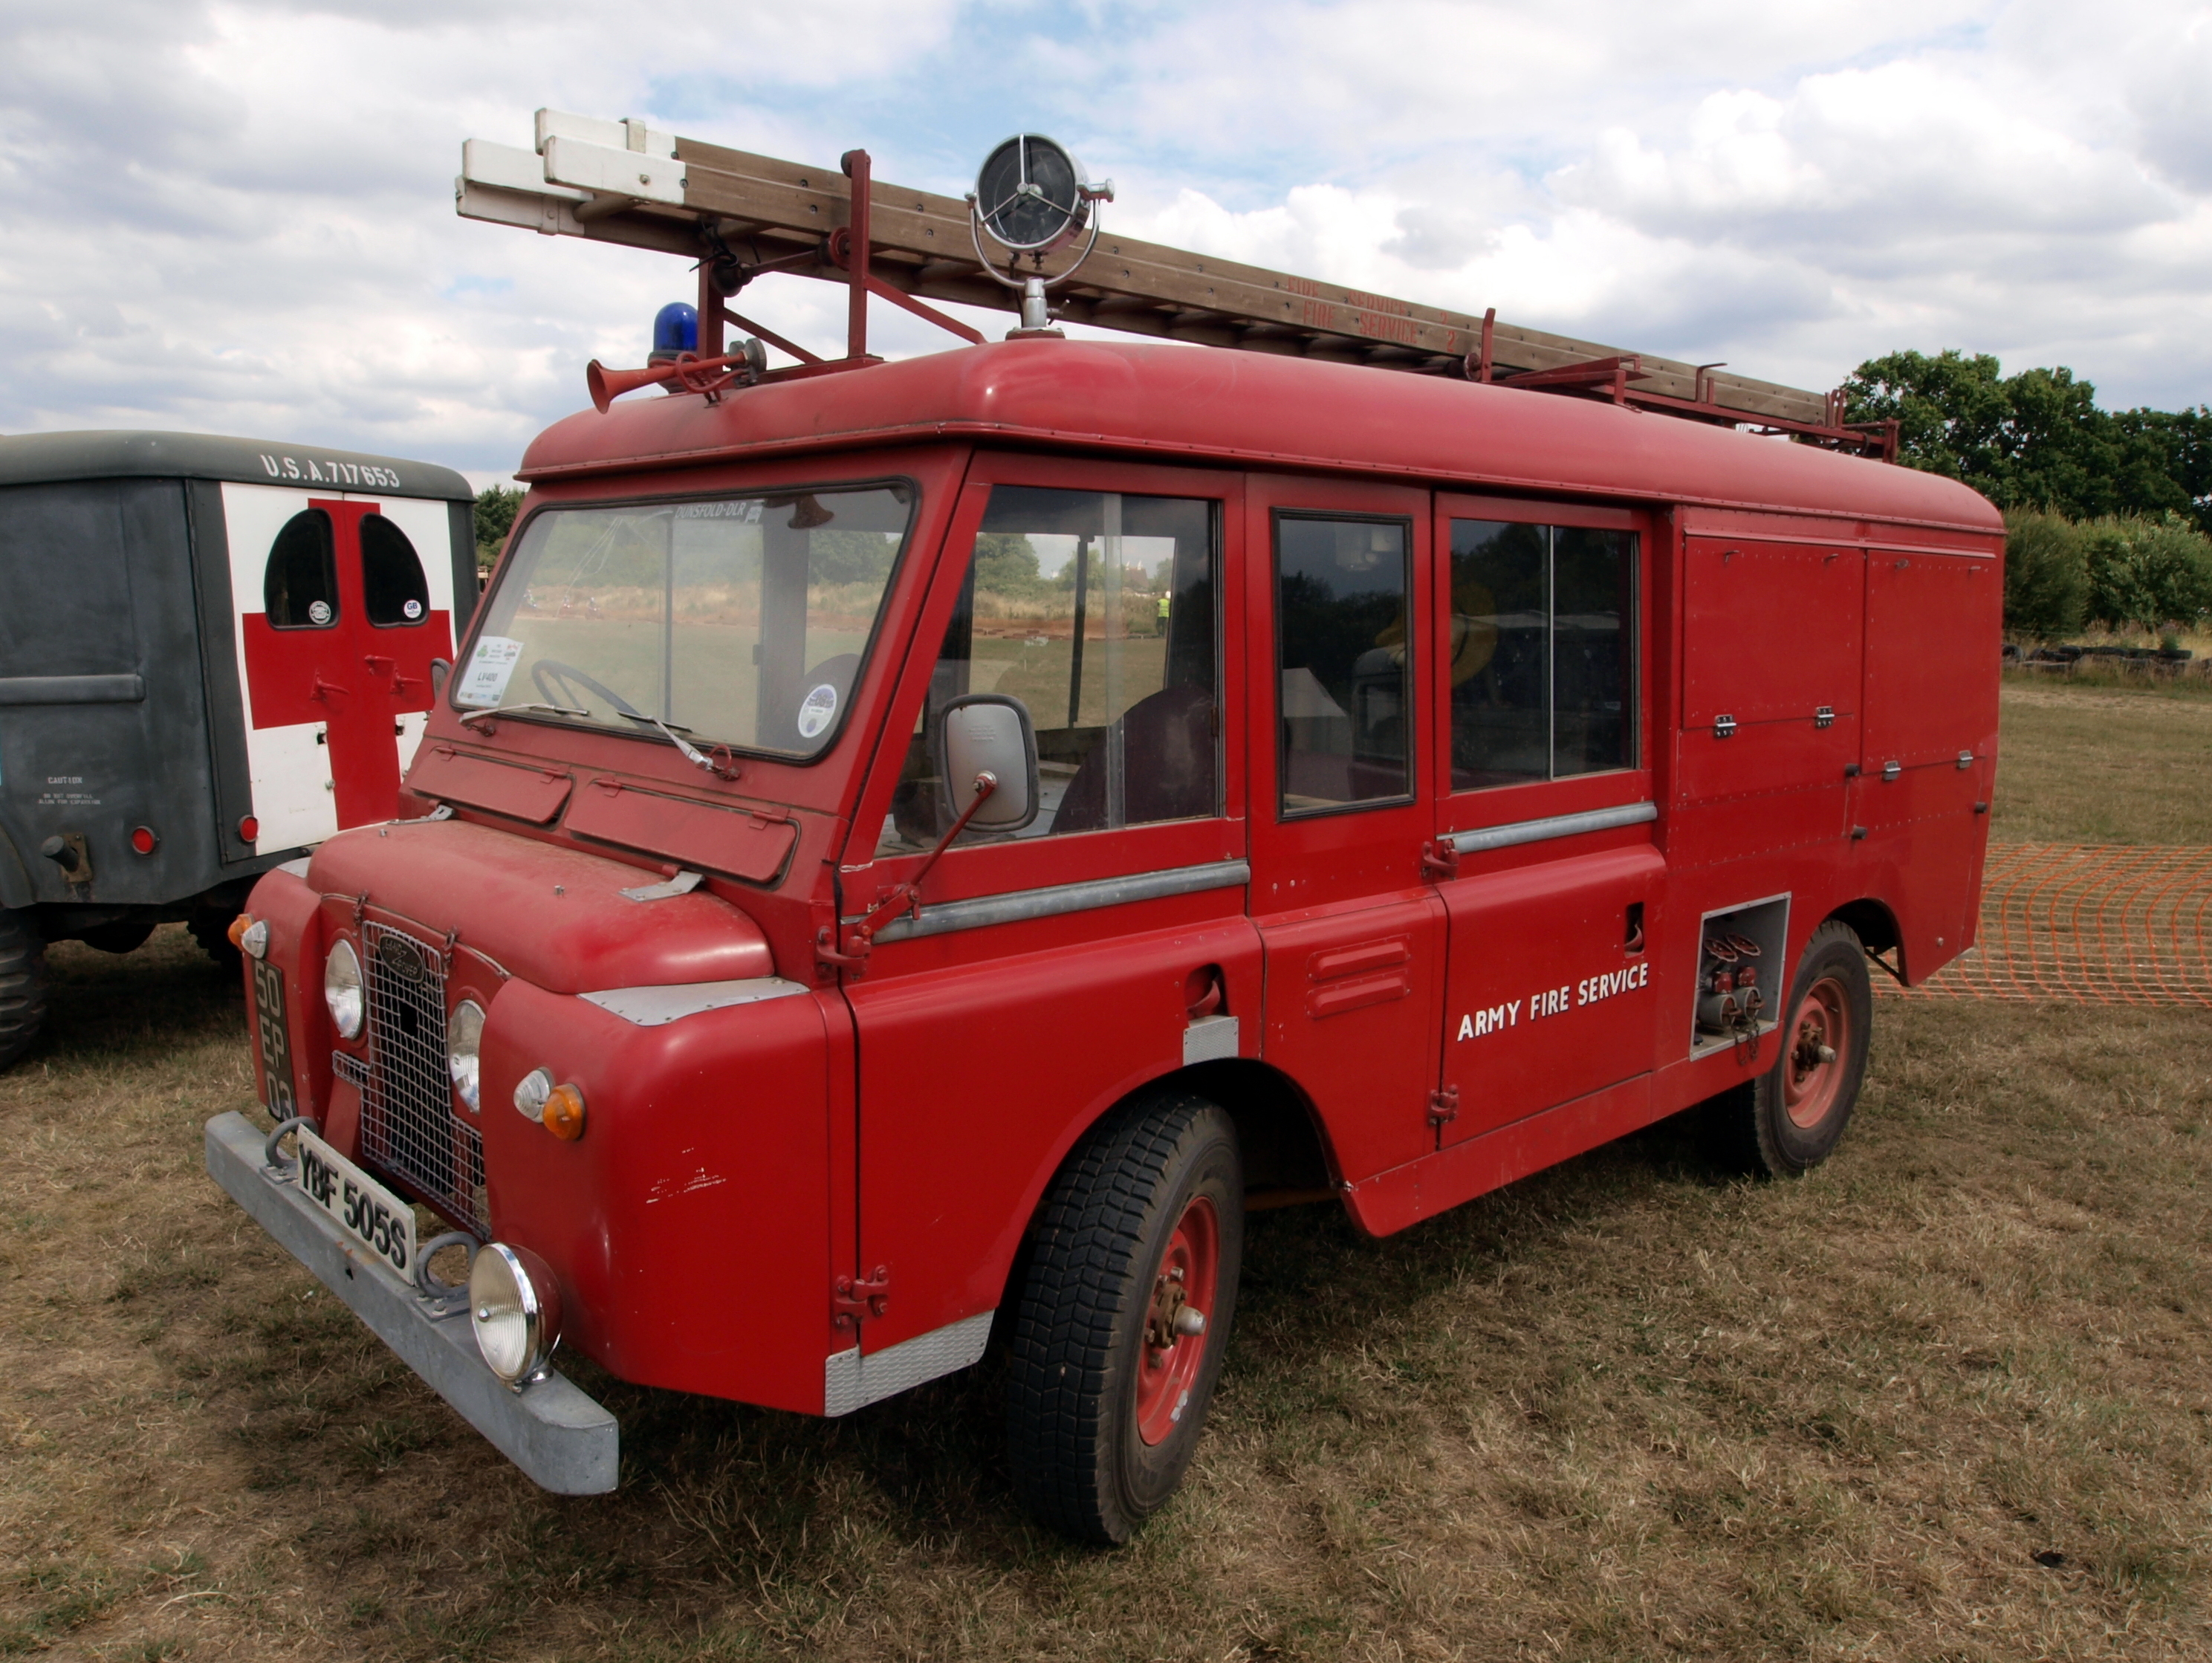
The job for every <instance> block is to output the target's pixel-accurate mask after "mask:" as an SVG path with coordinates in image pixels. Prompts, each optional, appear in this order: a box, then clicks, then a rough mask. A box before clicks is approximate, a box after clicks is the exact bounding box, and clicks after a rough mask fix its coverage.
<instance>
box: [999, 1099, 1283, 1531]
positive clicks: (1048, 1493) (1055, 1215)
mask: <svg viewBox="0 0 2212 1663" xmlns="http://www.w3.org/2000/svg"><path fill="white" fill-rule="evenodd" d="M1243 1197H1244V1174H1243V1162H1242V1160H1241V1158H1240V1156H1239V1155H1238V1152H1237V1130H1236V1127H1235V1126H1234V1125H1233V1124H1232V1123H1231V1120H1230V1119H1229V1116H1228V1115H1227V1114H1225V1113H1224V1112H1223V1111H1222V1110H1221V1109H1220V1108H1217V1107H1216V1106H1215V1105H1213V1104H1212V1103H1210V1102H1206V1101H1205V1100H1204V1099H1203V1098H1200V1097H1194V1096H1170V1097H1165V1098H1154V1099H1152V1100H1151V1101H1149V1102H1141V1103H1138V1104H1133V1105H1132V1106H1130V1107H1128V1108H1124V1109H1121V1110H1119V1111H1117V1112H1116V1113H1115V1114H1112V1115H1110V1116H1109V1117H1108V1118H1107V1119H1106V1120H1104V1121H1103V1122H1101V1123H1100V1125H1099V1126H1097V1128H1096V1129H1094V1130H1093V1131H1092V1132H1091V1134H1090V1136H1089V1137H1087V1138H1085V1140H1084V1141H1083V1143H1081V1144H1079V1145H1078V1146H1077V1148H1076V1150H1075V1152H1074V1153H1073V1155H1072V1156H1069V1157H1068V1162H1067V1164H1066V1166H1065V1167H1064V1168H1061V1170H1060V1175H1059V1177H1058V1178H1056V1179H1055V1180H1054V1182H1053V1188H1052V1192H1051V1194H1050V1195H1049V1197H1048V1199H1047V1201H1046V1203H1045V1207H1044V1211H1043V1213H1042V1217H1041V1218H1040V1221H1039V1223H1038V1224H1037V1228H1036V1235H1035V1236H1034V1238H1033V1240H1032V1243H1031V1253H1030V1262H1029V1268H1028V1272H1027V1273H1026V1275H1025V1276H1024V1278H1023V1282H1022V1285H1021V1289H1020V1291H1019V1293H1018V1297H1017V1302H1016V1305H1015V1313H1014V1332H1013V1344H1012V1356H1011V1357H1010V1359H1009V1363H1010V1367H1009V1369H1008V1379H1007V1416H1006V1420H1007V1438H1006V1441H1007V1451H1008V1454H1009V1455H1010V1457H1011V1459H1012V1466H1013V1478H1014V1488H1015V1490H1016V1491H1017V1493H1018V1495H1019V1496H1020V1497H1021V1499H1022V1502H1023V1504H1024V1506H1026V1507H1027V1508H1029V1510H1030V1513H1031V1514H1033V1515H1034V1516H1035V1517H1036V1520H1037V1521H1038V1522H1039V1523H1041V1524H1043V1525H1046V1526H1049V1527H1051V1528H1052V1529H1054V1530H1057V1531H1060V1532H1061V1533H1064V1534H1066V1535H1069V1536H1073V1537H1075V1538H1077V1539H1079V1540H1085V1541H1094V1542H1125V1541H1127V1540H1128V1539H1129V1537H1130V1535H1131V1534H1132V1533H1133V1532H1134V1531H1135V1530H1136V1528H1137V1527H1138V1526H1139V1525H1141V1524H1142V1523H1143V1522H1144V1521H1145V1520H1146V1518H1147V1517H1149V1516H1150V1515H1151V1514H1153V1513H1154V1512H1157V1511H1158V1509H1159V1508H1160V1507H1161V1506H1162V1505H1163V1504H1164V1503H1165V1502H1166V1501H1167V1499H1168V1498H1169V1497H1170V1496H1172V1495H1173V1494H1174V1493H1175V1489H1176V1485H1177V1484H1179V1483H1181V1482H1182V1475H1183V1470H1184V1469H1185V1468H1186V1467H1188V1466H1189V1465H1190V1458H1191V1453H1192V1451H1193V1450H1194V1448H1196V1447H1197V1444H1198V1437H1199V1429H1200V1427H1201V1426H1202V1425H1203V1424H1204V1423H1205V1420H1206V1405H1207V1404H1208V1403H1209V1402H1211V1401H1212V1396H1213V1384H1214V1381H1215V1380H1216V1379H1217V1378H1218V1377H1219V1375H1220V1373H1221V1360H1222V1356H1223V1355H1224V1353H1225V1351H1226V1350H1228V1344H1229V1331H1230V1327H1231V1324H1232V1322H1233V1321H1234V1320H1235V1315H1236V1305H1237V1272H1238V1271H1239V1270H1240V1268H1241V1267H1242V1265H1243V1256H1244V1207H1243Z"/></svg>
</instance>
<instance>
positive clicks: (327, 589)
mask: <svg viewBox="0 0 2212 1663" xmlns="http://www.w3.org/2000/svg"><path fill="white" fill-rule="evenodd" d="M261 592H262V604H263V607H264V610H266V611H267V613H268V615H269V622H270V624H271V625H272V626H273V627H274V628H278V629H327V628H330V627H331V625H332V624H335V623H336V622H337V621H338V561H337V549H336V548H335V547H334V545H333V543H332V540H331V517H330V516H329V515H328V514H326V513H324V512H323V511H322V510H321V509H320V508H306V509H302V510H301V512H300V513H296V514H294V515H293V516H292V518H291V519H288V520H286V521H285V522H284V529H283V530H282V531H279V532H277V533H276V542H274V543H271V544H270V547H269V566H268V569H267V570H266V572H264V574H263V576H262V580H261Z"/></svg>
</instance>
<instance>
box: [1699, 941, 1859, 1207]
mask: <svg viewBox="0 0 2212 1663" xmlns="http://www.w3.org/2000/svg"><path fill="white" fill-rule="evenodd" d="M1783 1010H1784V1012H1785V1013H1786V1014H1785V1017H1784V1021H1783V1023H1782V1024H1781V1026H1780V1027H1778V1029H1775V1030H1774V1031H1773V1032H1772V1033H1771V1034H1770V1035H1767V1036H1766V1038H1765V1041H1764V1043H1765V1044H1769V1045H1773V1046H1775V1047H1777V1049H1778V1052H1779V1053H1780V1054H1779V1055H1778V1056H1777V1057H1776V1059H1775V1062H1774V1065H1773V1067H1771V1068H1770V1069H1769V1070H1768V1071H1766V1072H1765V1073H1764V1074H1762V1075H1760V1076H1759V1078H1758V1079H1757V1080H1756V1081H1755V1082H1753V1083H1752V1085H1751V1086H1750V1088H1749V1089H1739V1090H1736V1091H1731V1092H1729V1094H1728V1095H1727V1096H1724V1097H1720V1098H1717V1099H1715V1100H1714V1102H1713V1105H1712V1108H1711V1115H1712V1120H1713V1124H1712V1130H1713V1132H1714V1133H1715V1135H1716V1139H1717V1144H1718V1145H1719V1148H1720V1152H1721V1153H1722V1155H1723V1158H1724V1159H1726V1160H1727V1161H1728V1162H1729V1164H1731V1165H1734V1166H1737V1167H1740V1168H1744V1169H1746V1170H1749V1171H1753V1172H1759V1173H1765V1174H1769V1175H1771V1176H1773V1177H1777V1178H1785V1177H1790V1176H1794V1175H1795V1174H1798V1173H1802V1172H1807V1171H1809V1170H1810V1169H1811V1168H1814V1167H1816V1166H1818V1165H1820V1162H1823V1161H1825V1160H1826V1159H1827V1158H1828V1156H1829V1155H1830V1153H1831V1152H1832V1150H1834V1149H1835V1147H1836V1144H1837V1140H1838V1139H1839V1138H1842V1137H1843V1135H1844V1127H1845V1126H1848V1125H1849V1124H1850V1118H1851V1110H1852V1109H1853V1108H1856V1107H1857V1103H1858V1100H1859V1087H1860V1085H1861V1084H1862V1083H1863V1082H1864V1080H1865V1078H1866V1059H1867V1039H1868V1035H1869V1030H1870V1029H1871V1028H1872V1026H1873V1022H1874V986H1873V983H1872V980H1871V979H1870V978H1869V976H1868V974H1867V967H1866V950H1865V948H1864V947H1863V945H1861V944H1860V941H1859V938H1858V936H1857V933H1856V932H1854V931H1853V930H1852V929H1851V927H1850V926H1849V925H1847V924H1844V923H1840V922H1838V921H1836V920H1830V921H1829V922H1827V923H1826V924H1823V925H1822V926H1820V928H1819V929H1817V930H1815V931H1814V932H1813V938H1812V940H1810V941H1808V942H1807V943H1806V944H1805V951H1804V954H1803V956H1802V957H1801V958H1799V960H1798V961H1797V974H1796V977H1795V978H1794V979H1793V980H1791V982H1790V998H1789V1000H1788V1002H1787V1003H1786V1004H1784V1006H1783Z"/></svg>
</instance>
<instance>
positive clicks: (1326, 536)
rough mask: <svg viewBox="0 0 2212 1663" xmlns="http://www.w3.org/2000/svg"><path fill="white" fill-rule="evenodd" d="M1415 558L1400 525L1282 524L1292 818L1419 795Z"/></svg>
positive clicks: (1285, 807) (1283, 686)
mask: <svg viewBox="0 0 2212 1663" xmlns="http://www.w3.org/2000/svg"><path fill="white" fill-rule="evenodd" d="M1408 555H1409V549H1408V543H1407V526H1406V523H1405V522H1404V521H1403V520H1395V519H1394V520H1373V519H1321V518H1314V517H1308V516H1304V515H1292V514H1282V515H1279V516H1278V517H1277V519H1276V521H1275V638H1276V651H1277V664H1276V669H1277V671H1278V672H1279V674H1278V677H1277V680H1278V684H1279V689H1280V698H1281V707H1280V720H1279V723H1278V724H1277V726H1278V730H1279V736H1280V746H1279V750H1280V759H1281V774H1280V776H1279V777H1280V779H1281V781H1282V811H1283V813H1284V814H1285V816H1289V815H1295V814H1304V813H1314V812H1319V811H1322V810H1328V809H1339V808H1346V807H1350V806H1352V805H1354V804H1362V803H1383V802H1395V801H1401V800H1403V799H1404V798H1407V797H1410V796H1411V795H1413V753H1412V750H1411V747H1410V746H1409V744H1408V743H1407V738H1408V731H1407V730H1408V720H1407V716H1408V712H1409V710H1410V707H1411V701H1410V699H1409V698H1408V696H1407V695H1408V689H1409V686H1410V682H1411V677H1412V665H1411V663H1410V655H1409V653H1408V651H1407V646H1408V642H1409V640H1410V634H1411V632H1410V630H1409V628H1408V624H1409V621H1410V618H1411V611H1410V607H1409V603H1410V599H1411V595H1412V573H1411V569H1410V564H1411V563H1410V561H1409V558H1408Z"/></svg>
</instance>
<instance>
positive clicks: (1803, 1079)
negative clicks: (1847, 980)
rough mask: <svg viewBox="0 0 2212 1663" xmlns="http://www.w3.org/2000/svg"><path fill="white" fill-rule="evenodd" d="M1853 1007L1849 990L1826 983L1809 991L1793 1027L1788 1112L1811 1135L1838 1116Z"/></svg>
mask: <svg viewBox="0 0 2212 1663" xmlns="http://www.w3.org/2000/svg"><path fill="white" fill-rule="evenodd" d="M1850 1012H1851V1007H1850V1003H1849V1002H1848V1001H1847V1000H1846V999H1845V998H1844V987H1843V984H1842V983H1841V982H1839V981H1837V980H1835V979H1834V978H1832V977H1825V976H1824V977H1823V978H1821V979H1820V980H1819V981H1816V982H1814V984H1813V985H1812V986H1810V987H1808V988H1807V989H1806V990H1805V997H1804V998H1802V999H1800V1000H1799V1001H1798V1002H1797V1011H1796V1015H1795V1016H1793V1017H1791V1018H1790V1054H1789V1055H1788V1056H1787V1057H1784V1059H1782V1106H1783V1108H1784V1109H1785V1110H1786V1111H1787V1112H1788V1114H1789V1115H1790V1123H1791V1124H1792V1125H1793V1126H1797V1127H1799V1128H1800V1129H1802V1130H1803V1131H1807V1132H1810V1131H1811V1130H1812V1129H1813V1128H1814V1126H1819V1125H1820V1123H1821V1122H1822V1121H1823V1120H1826V1119H1827V1118H1828V1116H1829V1115H1830V1114H1832V1113H1834V1111H1835V1108H1836V1104H1837V1102H1838V1100H1839V1099H1840V1098H1841V1097H1842V1096H1843V1091H1844V1070H1845V1068H1846V1067H1848V1066H1849V1065H1850V1054H1851V1014H1850Z"/></svg>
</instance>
